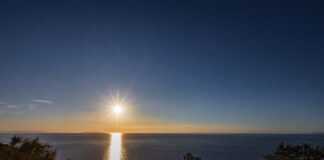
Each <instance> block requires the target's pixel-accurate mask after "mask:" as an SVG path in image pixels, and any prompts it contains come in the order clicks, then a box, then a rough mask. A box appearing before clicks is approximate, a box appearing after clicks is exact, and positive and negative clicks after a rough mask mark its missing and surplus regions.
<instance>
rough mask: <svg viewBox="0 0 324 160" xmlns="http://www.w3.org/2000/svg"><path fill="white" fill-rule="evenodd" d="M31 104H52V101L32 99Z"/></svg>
mask: <svg viewBox="0 0 324 160" xmlns="http://www.w3.org/2000/svg"><path fill="white" fill-rule="evenodd" d="M32 101H33V102H37V103H46V104H53V102H52V101H50V100H44V99H33V100H32Z"/></svg>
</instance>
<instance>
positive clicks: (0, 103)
mask: <svg viewBox="0 0 324 160" xmlns="http://www.w3.org/2000/svg"><path fill="white" fill-rule="evenodd" d="M2 104H8V103H7V102H1V101H0V105H2Z"/></svg>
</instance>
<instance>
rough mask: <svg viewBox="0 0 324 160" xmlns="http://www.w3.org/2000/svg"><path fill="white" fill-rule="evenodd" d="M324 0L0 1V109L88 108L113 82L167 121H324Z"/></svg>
mask: <svg viewBox="0 0 324 160" xmlns="http://www.w3.org/2000/svg"><path fill="white" fill-rule="evenodd" d="M323 8H324V3H323V1H293V0H291V1H290V0H288V1H281V0H280V1H279V0H275V1H266V2H265V1H204V2H202V1H187V0H186V1H146V2H144V1H121V2H117V1H116V2H108V1H106V2H101V1H58V0H49V1H1V2H0V54H1V56H0V77H1V78H0V113H1V115H0V117H1V118H0V120H1V121H3V123H6V124H5V125H6V126H8V125H9V124H10V121H12V120H16V121H17V123H18V122H19V120H21V121H25V120H26V121H31V117H38V118H36V121H37V120H38V121H41V120H42V119H44V117H47V116H52V115H53V114H54V115H60V117H64V116H66V117H71V116H72V115H74V114H75V113H87V112H92V111H93V110H95V109H96V107H94V106H93V104H95V102H96V101H97V99H98V97H100V96H101V95H104V94H107V93H111V92H114V91H117V90H118V91H119V92H121V93H123V94H125V93H126V92H128V93H129V95H128V97H130V98H131V99H132V103H133V104H134V105H136V106H137V107H136V110H137V112H139V113H140V114H141V115H142V116H150V117H154V118H157V119H160V120H161V119H162V120H163V119H165V120H167V122H163V123H167V124H169V123H171V124H189V125H192V124H194V125H203V126H209V125H225V126H242V127H245V126H246V127H252V128H254V129H255V128H265V130H269V131H271V132H324V116H323V115H324V72H323V70H324V48H323V47H324V30H323V28H324V18H323V17H324V10H323ZM39 115H42V116H39ZM33 122H34V121H33ZM0 125H1V122H0ZM0 129H1V130H15V128H6V127H2V128H1V126H0ZM16 129H17V130H19V127H18V126H17V128H16ZM36 130H37V129H36ZM255 131H256V132H257V131H258V130H255Z"/></svg>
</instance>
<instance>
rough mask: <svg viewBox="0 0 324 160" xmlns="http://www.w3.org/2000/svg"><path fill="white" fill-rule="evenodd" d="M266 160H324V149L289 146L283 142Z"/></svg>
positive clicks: (308, 146)
mask: <svg viewBox="0 0 324 160" xmlns="http://www.w3.org/2000/svg"><path fill="white" fill-rule="evenodd" d="M264 159H266V160H324V148H323V147H319V146H315V147H312V146H311V145H308V144H301V145H289V144H285V143H283V142H281V143H280V144H279V145H278V146H277V148H276V149H275V150H273V151H272V154H269V155H265V156H264Z"/></svg>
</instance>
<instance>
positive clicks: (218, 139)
mask: <svg viewBox="0 0 324 160" xmlns="http://www.w3.org/2000/svg"><path fill="white" fill-rule="evenodd" d="M13 135H19V136H23V137H27V138H36V137H39V139H40V141H41V142H43V143H48V144H50V145H51V146H52V149H55V150H57V159H58V160H66V159H68V158H70V159H72V160H182V159H183V155H184V154H186V153H187V152H190V153H192V154H193V155H194V156H197V157H201V158H202V160H262V159H263V155H266V154H269V153H271V151H272V150H273V149H274V148H275V146H276V145H278V144H279V143H280V142H286V143H289V144H302V143H307V144H311V145H320V146H324V134H119V133H115V134H103V133H71V134H66V133H0V142H1V143H8V142H9V141H10V138H11V137H12V136H13Z"/></svg>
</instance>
